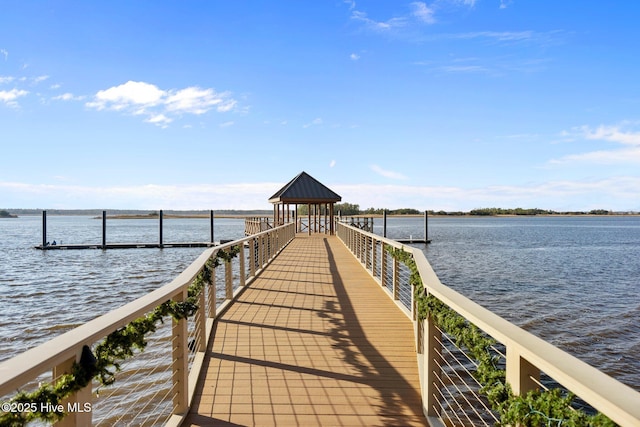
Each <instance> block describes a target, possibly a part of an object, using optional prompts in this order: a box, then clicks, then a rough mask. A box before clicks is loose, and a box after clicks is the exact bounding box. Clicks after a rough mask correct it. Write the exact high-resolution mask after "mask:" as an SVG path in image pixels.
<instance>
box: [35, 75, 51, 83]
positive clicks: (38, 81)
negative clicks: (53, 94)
mask: <svg viewBox="0 0 640 427" xmlns="http://www.w3.org/2000/svg"><path fill="white" fill-rule="evenodd" d="M48 79H49V76H38V77H34V78H33V82H34V83H36V84H37V83H40V82H43V81H45V80H48Z"/></svg>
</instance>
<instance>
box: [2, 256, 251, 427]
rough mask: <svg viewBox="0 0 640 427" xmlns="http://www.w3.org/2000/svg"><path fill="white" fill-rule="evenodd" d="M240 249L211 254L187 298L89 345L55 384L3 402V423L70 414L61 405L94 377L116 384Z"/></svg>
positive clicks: (189, 310)
mask: <svg viewBox="0 0 640 427" xmlns="http://www.w3.org/2000/svg"><path fill="white" fill-rule="evenodd" d="M239 252H240V246H232V247H230V248H228V249H226V250H219V251H218V252H217V253H216V256H215V257H213V258H210V259H209V260H208V261H207V262H206V263H205V264H204V266H203V268H202V270H200V272H199V273H198V274H197V275H196V277H195V278H194V280H193V282H191V285H189V288H188V289H187V298H186V299H185V300H184V301H180V302H178V301H172V300H168V301H165V302H164V303H162V304H160V305H159V306H158V307H156V308H155V309H154V310H153V311H152V312H151V313H149V314H147V315H145V316H142V317H140V318H138V319H136V320H133V321H131V322H130V323H129V324H128V325H126V326H124V327H122V328H119V329H116V330H115V331H114V332H112V333H110V334H109V335H107V336H106V337H105V339H104V340H103V341H102V342H101V343H100V344H98V345H97V346H96V347H95V350H94V352H93V353H92V352H91V349H90V348H89V347H87V346H85V348H83V353H82V357H81V359H80V362H79V363H77V362H74V363H73V366H72V368H71V372H70V373H67V374H64V375H62V376H60V377H59V378H58V380H57V381H56V382H55V384H46V385H43V386H41V387H39V388H38V389H37V390H35V391H33V392H29V393H27V392H24V391H21V392H18V393H17V394H16V395H15V396H14V397H13V398H12V399H10V400H9V401H8V402H5V403H4V404H3V409H4V408H5V406H6V405H8V406H7V408H11V410H10V411H6V412H5V411H3V412H2V413H1V414H0V427H21V426H24V425H26V424H27V423H28V422H30V421H34V420H40V421H44V422H48V423H53V422H57V421H60V420H61V419H63V418H64V417H65V415H66V413H65V412H64V410H63V407H62V406H61V404H62V402H63V401H64V399H66V398H67V397H69V396H71V395H72V394H73V393H76V392H77V391H79V390H81V389H83V388H84V387H86V386H88V385H89V384H90V383H91V381H92V380H93V379H94V378H95V379H96V380H98V381H99V382H100V384H101V385H102V386H109V385H111V384H113V383H114V382H115V380H116V373H117V372H119V371H120V369H121V363H122V362H124V361H125V360H127V359H129V358H131V357H132V356H134V354H135V352H136V350H138V351H144V349H145V348H146V346H147V340H146V336H147V335H148V334H151V333H153V332H155V331H156V329H157V327H158V326H159V324H162V323H164V319H165V318H166V317H167V316H171V317H172V318H173V319H174V320H176V321H178V320H181V319H186V318H189V317H191V316H193V315H194V314H195V313H196V311H197V310H198V309H199V307H198V297H199V295H200V293H201V292H202V291H203V290H204V288H205V286H207V285H210V284H211V283H212V278H213V274H214V271H215V268H216V267H218V266H219V265H221V264H222V263H224V262H230V261H231V260H232V259H233V258H235V257H236V256H237V255H238V253H239ZM13 408H15V409H16V410H13Z"/></svg>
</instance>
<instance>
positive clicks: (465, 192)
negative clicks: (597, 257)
mask: <svg viewBox="0 0 640 427" xmlns="http://www.w3.org/2000/svg"><path fill="white" fill-rule="evenodd" d="M331 188H332V190H334V191H335V192H337V193H338V194H340V195H341V196H342V200H343V201H347V202H349V203H356V204H359V205H360V206H374V207H386V208H389V209H395V208H403V207H412V208H417V209H434V210H440V209H443V210H452V211H457V210H462V211H469V210H471V209H475V208H479V207H493V206H498V207H518V206H520V207H531V208H533V207H537V208H541V209H552V210H557V211H563V210H590V209H596V208H603V209H612V210H620V211H627V210H634V211H638V210H640V200H639V199H638V190H637V189H638V188H640V177H629V176H626V177H625V176H620V177H611V178H606V179H602V180H593V181H568V180H567V181H549V182H541V183H536V184H531V185H519V186H516V185H495V186H488V187H482V188H461V187H445V186H431V187H430V186H409V185H370V184H363V185H335V186H332V187H331ZM595 200H597V201H598V202H594V201H595Z"/></svg>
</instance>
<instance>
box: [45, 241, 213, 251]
mask: <svg viewBox="0 0 640 427" xmlns="http://www.w3.org/2000/svg"><path fill="white" fill-rule="evenodd" d="M218 244H219V243H211V242H176V243H171V242H167V243H106V244H104V245H102V244H100V243H81V244H70V245H67V244H64V245H58V244H56V245H38V246H34V248H35V249H40V250H44V251H49V250H65V249H136V248H137V249H146V248H208V247H211V246H216V245H218Z"/></svg>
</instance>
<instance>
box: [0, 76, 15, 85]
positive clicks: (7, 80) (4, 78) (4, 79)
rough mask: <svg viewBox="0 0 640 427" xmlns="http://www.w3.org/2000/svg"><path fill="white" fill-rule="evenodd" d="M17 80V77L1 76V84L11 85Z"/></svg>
mask: <svg viewBox="0 0 640 427" xmlns="http://www.w3.org/2000/svg"><path fill="white" fill-rule="evenodd" d="M14 80H15V77H11V76H0V84H6V83H11V82H12V81H14Z"/></svg>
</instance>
